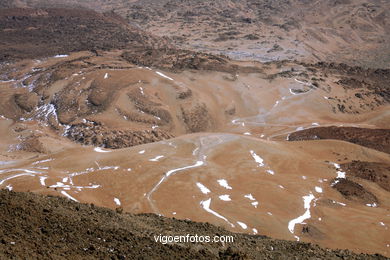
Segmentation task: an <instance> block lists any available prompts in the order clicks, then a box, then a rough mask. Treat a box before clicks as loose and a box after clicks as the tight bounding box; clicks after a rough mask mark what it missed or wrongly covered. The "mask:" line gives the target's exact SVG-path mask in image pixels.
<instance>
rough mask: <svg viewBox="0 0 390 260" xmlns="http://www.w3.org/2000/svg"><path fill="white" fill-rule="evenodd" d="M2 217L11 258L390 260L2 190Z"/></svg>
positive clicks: (0, 232)
mask: <svg viewBox="0 0 390 260" xmlns="http://www.w3.org/2000/svg"><path fill="white" fill-rule="evenodd" d="M0 212H1V214H0V236H1V239H0V257H1V258H7V259H20V258H28V259H53V258H68V259H69V258H72V259H76V258H82V259H93V258H100V259H102V258H110V259H128V258H130V259H135V258H137V259H145V258H148V259H152V258H153V259H161V258H163V257H164V256H169V258H172V259H178V258H185V259H188V258H192V259H275V258H278V259H291V258H299V259H309V258H323V259H386V258H385V257H383V256H380V255H367V254H354V253H352V252H350V251H348V250H329V249H322V248H320V247H318V246H316V245H312V244H307V243H296V242H289V241H282V240H276V239H270V238H268V237H265V236H253V235H245V234H237V233H231V232H228V231H226V230H224V229H223V228H220V227H216V226H214V225H211V224H208V223H195V222H191V221H186V220H176V219H168V218H164V217H159V216H156V215H153V214H141V215H132V214H129V213H120V210H117V211H116V212H115V211H113V210H109V209H105V208H100V207H96V206H94V205H93V204H80V203H75V202H72V201H69V200H67V199H64V198H59V197H51V196H49V197H46V196H40V195H35V194H32V193H17V192H9V191H6V190H0ZM26 218H27V219H26ZM160 234H162V235H186V234H191V235H196V234H198V235H203V236H211V237H213V236H233V238H234V243H231V244H230V243H181V244H166V245H164V244H162V243H159V242H155V240H154V236H159V235H160Z"/></svg>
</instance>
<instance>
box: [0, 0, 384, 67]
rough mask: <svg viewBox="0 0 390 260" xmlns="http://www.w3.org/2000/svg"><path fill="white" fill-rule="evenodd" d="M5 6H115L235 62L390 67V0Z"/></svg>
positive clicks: (42, 0)
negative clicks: (276, 61) (304, 62)
mask: <svg viewBox="0 0 390 260" xmlns="http://www.w3.org/2000/svg"><path fill="white" fill-rule="evenodd" d="M3 5H4V6H5V7H10V6H12V7H47V6H49V7H58V6H60V7H64V6H68V7H75V6H80V7H84V8H90V9H94V10H97V11H99V12H107V11H112V10H114V11H115V12H116V13H118V14H120V15H121V16H122V17H125V18H126V19H128V20H129V21H130V22H131V23H132V24H134V25H136V26H138V27H139V28H142V29H144V30H147V31H149V32H152V33H154V34H156V35H160V36H169V37H170V38H171V39H172V40H173V41H174V42H175V43H176V44H177V45H178V46H180V47H182V48H185V49H191V50H194V49H195V50H201V51H206V52H213V53H218V54H219V53H223V54H226V55H229V56H230V57H233V58H236V59H237V58H238V59H243V60H248V59H252V60H258V61H275V60H285V59H288V60H300V61H302V60H303V61H310V62H317V61H333V62H338V63H345V62H347V63H349V64H352V65H360V66H368V67H373V68H389V66H388V64H389V58H390V56H389V55H390V53H389V51H388V50H389V46H390V38H389V28H390V26H389V23H390V11H389V10H390V6H389V2H388V1H380V0H357V1H356V0H355V1H351V0H342V1H340V0H332V1H307V0H290V1H285V0H282V1H270V0H256V1H255V0H242V1H225V0H219V1H199V0H191V1H177V0H138V1H118V0H112V1H82V2H80V1H67V2H66V3H64V2H63V1H58V0H33V1H31V0H30V1H25V0H18V1H13V2H12V3H8V2H4V3H3ZM324 10H326V11H324Z"/></svg>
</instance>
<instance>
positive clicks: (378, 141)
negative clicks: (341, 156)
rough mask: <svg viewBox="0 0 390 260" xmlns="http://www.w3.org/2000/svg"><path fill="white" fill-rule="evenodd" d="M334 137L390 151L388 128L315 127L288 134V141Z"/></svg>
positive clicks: (386, 151)
mask: <svg viewBox="0 0 390 260" xmlns="http://www.w3.org/2000/svg"><path fill="white" fill-rule="evenodd" d="M316 139H336V140H343V141H347V142H351V143H355V144H358V145H362V146H365V147H368V148H372V149H376V150H378V151H381V152H385V153H390V130H389V129H366V128H356V127H335V126H331V127H315V128H310V129H305V130H302V131H297V132H294V133H292V134H290V135H289V138H288V140H289V141H302V140H316Z"/></svg>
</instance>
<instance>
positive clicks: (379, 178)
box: [341, 161, 390, 191]
mask: <svg viewBox="0 0 390 260" xmlns="http://www.w3.org/2000/svg"><path fill="white" fill-rule="evenodd" d="M341 168H342V169H343V170H344V171H345V172H346V173H347V175H348V176H354V177H358V178H361V179H365V180H368V181H371V182H374V183H376V184H378V185H379V186H380V187H382V188H383V189H385V190H387V191H390V165H389V164H386V163H378V162H362V161H352V162H350V163H344V164H341Z"/></svg>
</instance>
